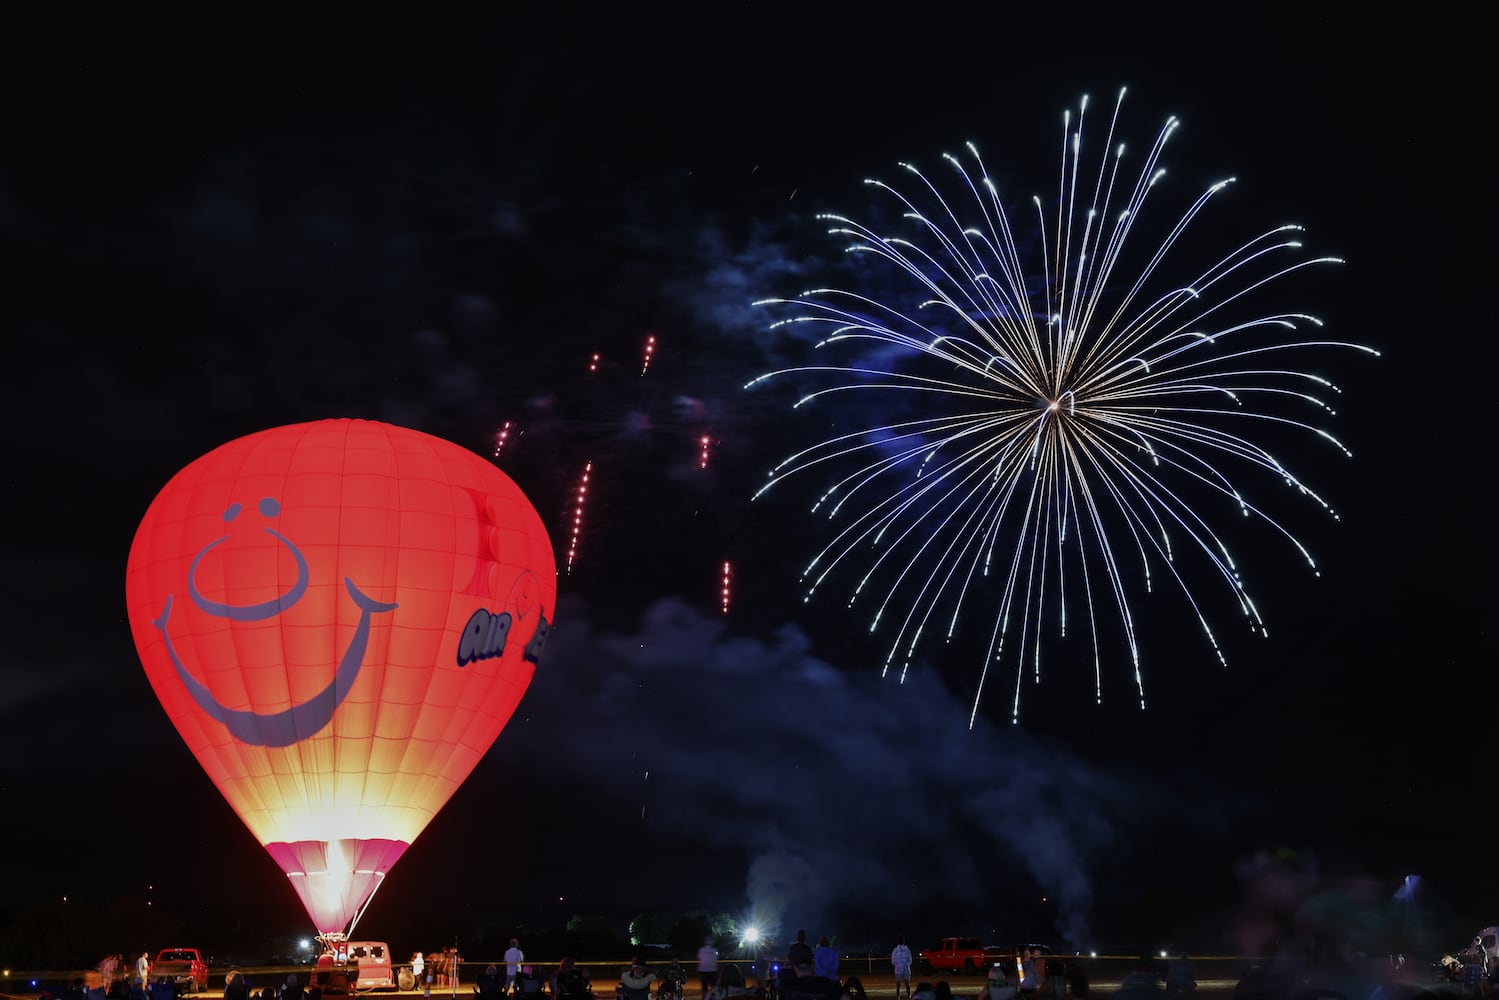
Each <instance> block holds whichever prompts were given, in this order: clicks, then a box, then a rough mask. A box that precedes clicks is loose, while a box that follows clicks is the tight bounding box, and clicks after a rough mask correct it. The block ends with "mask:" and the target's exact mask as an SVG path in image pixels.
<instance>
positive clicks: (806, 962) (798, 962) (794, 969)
mask: <svg viewBox="0 0 1499 1000" xmlns="http://www.w3.org/2000/svg"><path fill="white" fill-rule="evenodd" d="M814 961H815V960H814V958H813V955H812V946H811V945H809V944H808V943H807V932H806V931H797V932H796V940H795V941H794V942H792V944H791V947H789V948H787V949H786V967H785V968H784V969H782V970H781V978H780V982H779V986H780V990H779V992H780V993H782V994H784V993H785V992H786V990H787V989H788V988H789V987H790V985H791V981H792V980H793V979H795V978H796V977H797V976H799V975H801V969H802V968H803V967H805V968H806V970H807V975H809V976H810V975H811V974H812V965H813V963H814Z"/></svg>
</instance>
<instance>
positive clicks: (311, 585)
mask: <svg viewBox="0 0 1499 1000" xmlns="http://www.w3.org/2000/svg"><path fill="white" fill-rule="evenodd" d="M126 596H127V602H128V604H129V614H130V622H131V628H132V631H133V632H134V634H135V637H136V642H137V647H138V649H139V651H140V654H141V661H142V664H143V666H144V667H145V669H146V673H147V676H148V678H149V679H150V682H151V684H152V687H153V689H154V690H155V691H156V693H157V695H158V697H159V698H160V699H161V702H162V705H163V707H164V708H165V709H166V710H167V713H168V715H169V716H170V717H171V719H172V721H173V723H174V724H175V725H176V726H177V728H178V731H179V732H180V733H181V735H182V737H183V739H184V740H185V741H186V743H187V745H188V746H189V748H191V749H192V751H193V753H194V754H195V755H196V756H197V758H198V760H199V761H200V762H201V763H202V765H203V767H204V769H205V770H206V771H207V773H208V775H209V776H210V778H211V779H212V780H213V782H214V784H215V786H216V787H218V788H219V789H220V791H221V792H223V794H224V796H225V798H226V799H227V800H228V801H229V803H230V804H231V805H232V806H233V807H234V809H235V810H236V812H237V813H238V814H239V816H240V817H241V819H242V820H243V821H244V822H245V824H246V825H247V826H248V827H249V828H250V830H251V831H252V832H253V833H254V834H255V836H256V838H257V839H258V840H259V841H260V842H261V843H262V844H263V845H265V846H266V848H267V850H268V851H270V853H271V855H272V856H273V857H274V858H276V860H277V862H278V863H279V864H281V866H282V867H283V869H285V870H286V871H287V873H288V875H289V876H290V877H291V878H292V883H293V885H294V886H295V887H296V889H297V892H298V894H299V895H300V896H301V898H302V900H303V902H304V905H306V907H307V909H308V913H309V915H310V916H312V917H313V919H314V921H315V922H316V923H317V925H318V929H319V930H320V931H323V932H329V931H337V930H340V929H341V926H340V924H346V923H347V921H348V919H349V918H350V917H351V916H352V915H353V914H354V913H356V912H357V911H358V908H359V907H361V906H362V905H363V904H364V902H365V901H366V900H367V899H368V897H369V894H370V893H372V892H373V891H374V889H375V887H377V886H378V884H379V881H380V880H381V879H383V877H384V873H385V872H386V871H388V870H389V868H390V866H391V865H393V864H394V863H395V861H396V860H397V859H398V858H399V857H400V855H401V853H402V852H404V851H405V849H406V848H407V847H408V846H409V845H410V844H411V842H412V841H413V840H414V839H415V838H416V837H417V835H418V834H419V833H420V832H421V831H422V829H423V828H425V826H426V825H427V823H428V822H429V821H430V820H431V819H432V817H433V816H434V815H435V814H436V812H437V811H438V810H439V809H440V808H441V807H442V805H443V804H444V803H445V802H446V801H447V800H448V798H449V797H450V796H451V795H452V793H453V791H454V790H455V789H456V788H457V787H458V786H459V785H460V784H461V783H462V782H463V780H464V779H465V778H466V777H467V776H468V775H469V773H470V772H471V771H472V770H473V768H474V766H475V765H476V764H477V763H478V761H479V759H480V758H481V757H482V756H483V754H484V753H485V752H486V751H487V750H488V749H489V747H490V746H491V745H492V744H493V742H494V740H495V738H496V737H497V736H498V734H499V733H500V731H501V730H502V729H503V727H504V725H505V723H506V722H507V721H508V720H509V718H510V716H511V714H512V713H513V712H514V710H515V707H516V705H517V704H518V703H519V701H520V699H521V697H522V696H523V695H524V693H525V690H526V688H527V687H528V685H529V684H530V681H531V679H532V676H533V675H534V671H535V668H536V662H537V660H538V659H539V653H540V650H541V647H542V646H543V645H544V643H545V639H546V635H547V632H548V630H549V628H550V620H551V617H552V614H553V608H554V605H555V602H556V564H555V561H554V557H553V554H552V548H551V543H550V540H549V539H548V538H547V535H546V532H545V530H544V528H543V527H542V524H541V520H540V518H539V516H537V514H536V511H535V509H534V508H533V507H532V506H531V504H530V503H529V501H528V500H527V499H526V498H525V496H524V495H523V494H522V493H521V491H520V490H519V489H518V488H517V487H516V486H515V484H514V483H513V482H511V481H510V479H509V478H508V477H506V476H505V475H504V474H503V473H501V472H500V471H499V470H497V469H495V468H494V467H493V466H492V465H491V464H490V463H488V462H486V461H485V460H483V459H481V458H479V457H478V456H477V455H474V454H472V453H471V452H468V451H466V450H464V449H462V448H459V447H458V446H456V445H453V444H451V443H449V442H446V441H443V440H441V439H439V438H434V437H431V436H429V435H426V434H421V433H419V432H416V431H411V430H407V429H405V428H399V427H393V426H391V425H388V424H380V423H374V422H367V421H349V420H330V421H319V422H315V423H311V424H299V425H292V426H289V427H281V428H274V429H272V430H269V431H263V432H261V433H259V434H252V435H249V436H248V437H245V438H241V439H238V440H236V441H232V442H229V443H228V444H226V445H223V446H221V447H220V448H218V449H215V450H214V451H213V452H210V453H209V454H208V455H205V456H204V457H202V458H200V459H198V460H197V461H195V462H193V463H191V464H189V465H188V466H187V467H186V468H184V469H183V470H182V472H180V473H178V475H177V476H175V477H173V479H172V481H171V482H169V483H168V484H167V486H166V487H165V488H163V490H162V492H161V493H160V494H159V495H158V497H157V498H156V499H155V500H154V501H153V503H152V505H151V507H150V509H149V510H148V511H147V514H146V517H145V518H144V520H143V521H142V524H141V527H140V529H139V531H138V532H137V536H136V539H135V543H134V545H133V546H132V549H131V555H130V564H129V568H128V570H127V582H126Z"/></svg>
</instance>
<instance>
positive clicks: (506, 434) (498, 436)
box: [494, 420, 514, 458]
mask: <svg viewBox="0 0 1499 1000" xmlns="http://www.w3.org/2000/svg"><path fill="white" fill-rule="evenodd" d="M512 426H514V425H513V424H512V423H511V422H510V421H509V420H507V421H505V423H504V426H502V427H501V428H500V429H499V430H497V431H495V435H494V457H495V458H499V457H500V452H502V451H504V450H505V442H506V441H509V440H510V428H511V427H512Z"/></svg>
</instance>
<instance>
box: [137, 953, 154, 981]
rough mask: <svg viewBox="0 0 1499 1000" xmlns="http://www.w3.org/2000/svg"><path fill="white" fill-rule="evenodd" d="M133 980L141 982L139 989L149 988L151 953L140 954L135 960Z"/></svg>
mask: <svg viewBox="0 0 1499 1000" xmlns="http://www.w3.org/2000/svg"><path fill="white" fill-rule="evenodd" d="M135 978H137V979H139V980H140V981H141V989H143V990H148V989H150V988H151V953H150V952H149V951H143V952H141V957H140V958H137V959H136V960H135Z"/></svg>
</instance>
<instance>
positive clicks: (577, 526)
mask: <svg viewBox="0 0 1499 1000" xmlns="http://www.w3.org/2000/svg"><path fill="white" fill-rule="evenodd" d="M592 475H593V463H592V462H589V463H587V464H586V465H584V466H583V475H582V476H580V477H579V478H578V489H577V492H576V494H575V497H574V500H573V533H572V537H571V539H570V540H569V541H568V545H567V571H568V572H569V573H571V572H572V571H573V560H575V559H576V558H577V557H578V539H579V538H580V537H581V536H582V534H583V504H584V502H585V501H587V499H588V479H589V477H590V476H592Z"/></svg>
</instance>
